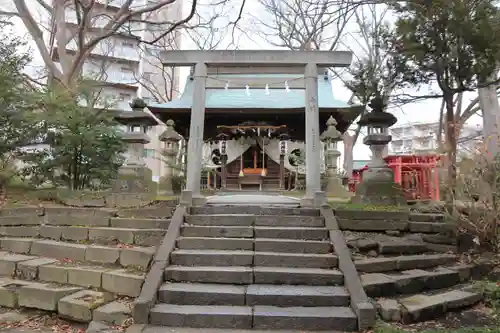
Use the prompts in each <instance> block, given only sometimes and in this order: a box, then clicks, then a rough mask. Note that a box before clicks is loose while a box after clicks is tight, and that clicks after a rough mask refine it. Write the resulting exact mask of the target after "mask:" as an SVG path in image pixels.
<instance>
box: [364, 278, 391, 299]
mask: <svg viewBox="0 0 500 333" xmlns="http://www.w3.org/2000/svg"><path fill="white" fill-rule="evenodd" d="M360 278H361V284H362V285H363V288H364V289H365V292H366V294H367V295H368V296H369V297H380V296H392V295H395V294H396V292H397V291H396V282H395V281H394V280H393V279H391V277H390V276H387V275H386V274H381V273H369V274H361V276H360Z"/></svg>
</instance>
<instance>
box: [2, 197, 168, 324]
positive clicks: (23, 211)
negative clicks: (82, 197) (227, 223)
mask: <svg viewBox="0 0 500 333" xmlns="http://www.w3.org/2000/svg"><path fill="white" fill-rule="evenodd" d="M122 213H123V214H121V213H120V212H117V211H115V210H105V209H85V208H64V207H52V208H20V209H4V210H1V211H0V306H4V307H10V308H17V307H27V308H35V309H41V310H47V311H55V312H58V313H59V315H60V316H62V317H65V318H69V319H72V320H76V321H81V322H89V321H91V320H92V319H94V320H102V321H108V322H110V323H111V324H122V323H123V321H124V320H126V319H127V318H129V317H130V313H131V299H127V297H137V296H138V295H139V294H140V291H141V287H142V284H143V282H144V278H145V273H146V272H147V270H148V268H149V265H150V262H151V260H152V259H153V256H154V254H155V252H156V247H157V246H158V245H159V244H160V242H161V240H162V239H163V237H164V235H165V233H166V229H167V228H168V226H169V223H170V220H169V219H168V218H166V217H167V216H168V215H170V214H171V211H169V210H168V209H167V210H166V213H165V214H164V215H165V216H161V214H160V216H158V214H157V215H156V216H147V214H148V212H147V211H146V213H145V215H146V216H147V218H135V217H134V215H136V214H137V212H136V211H134V210H129V211H123V212H122ZM143 215H144V214H143ZM152 215H154V214H152ZM151 217H153V218H151ZM117 318H118V319H117Z"/></svg>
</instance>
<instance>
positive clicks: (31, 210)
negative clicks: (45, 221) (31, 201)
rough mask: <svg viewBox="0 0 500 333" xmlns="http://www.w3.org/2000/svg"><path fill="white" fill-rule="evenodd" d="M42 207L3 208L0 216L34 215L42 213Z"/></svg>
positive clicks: (24, 216)
mask: <svg viewBox="0 0 500 333" xmlns="http://www.w3.org/2000/svg"><path fill="white" fill-rule="evenodd" d="M43 212H44V209H43V207H11V208H3V209H2V211H1V212H0V216H1V217H10V216H15V217H21V218H26V217H34V216H35V217H36V216H40V215H43Z"/></svg>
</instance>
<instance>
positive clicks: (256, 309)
mask: <svg viewBox="0 0 500 333" xmlns="http://www.w3.org/2000/svg"><path fill="white" fill-rule="evenodd" d="M150 322H151V324H153V325H165V326H179V327H191V328H207V327H208V328H232V329H251V328H253V329H263V330H265V329H292V328H293V329H302V330H343V331H354V330H356V328H357V318H356V315H355V314H354V312H352V310H351V308H349V307H288V308H281V307H274V306H253V307H250V306H225V305H224V306H220V305H219V306H214V305H211V306H207V305H172V304H157V305H155V306H154V307H153V309H151V312H150Z"/></svg>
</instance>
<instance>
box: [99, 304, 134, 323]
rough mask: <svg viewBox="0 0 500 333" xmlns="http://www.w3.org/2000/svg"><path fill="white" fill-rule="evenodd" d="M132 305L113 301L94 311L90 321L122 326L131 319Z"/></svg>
mask: <svg viewBox="0 0 500 333" xmlns="http://www.w3.org/2000/svg"><path fill="white" fill-rule="evenodd" d="M131 314H132V303H127V302H125V301H114V302H111V303H108V304H105V305H102V306H100V307H98V308H97V309H95V310H94V312H93V314H92V319H93V320H94V321H101V322H105V323H107V324H111V325H120V326H121V325H123V324H125V322H126V321H127V320H128V319H129V318H130V317H131Z"/></svg>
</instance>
